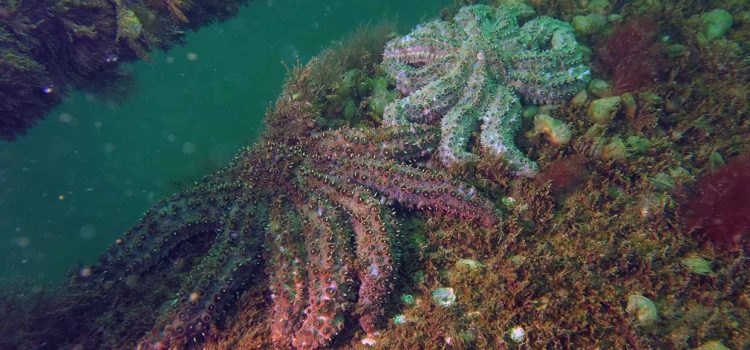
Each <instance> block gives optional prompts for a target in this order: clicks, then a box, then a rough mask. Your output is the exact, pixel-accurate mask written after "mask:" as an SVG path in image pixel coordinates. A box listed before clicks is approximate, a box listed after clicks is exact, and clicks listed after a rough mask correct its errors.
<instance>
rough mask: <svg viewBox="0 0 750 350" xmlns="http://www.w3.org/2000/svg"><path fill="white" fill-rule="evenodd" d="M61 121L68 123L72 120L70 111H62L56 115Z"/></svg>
mask: <svg viewBox="0 0 750 350" xmlns="http://www.w3.org/2000/svg"><path fill="white" fill-rule="evenodd" d="M57 119H59V120H60V121H61V122H63V123H70V122H72V121H73V116H72V115H70V113H62V114H60V116H58V117H57Z"/></svg>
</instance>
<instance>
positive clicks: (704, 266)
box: [680, 255, 716, 276]
mask: <svg viewBox="0 0 750 350" xmlns="http://www.w3.org/2000/svg"><path fill="white" fill-rule="evenodd" d="M680 263H681V264H682V266H683V267H684V268H686V269H687V270H688V271H690V272H692V273H695V274H698V275H704V276H714V275H716V273H715V272H714V270H713V269H711V260H707V259H705V258H703V257H701V256H698V255H690V256H688V257H685V258H683V259H682V260H681V261H680Z"/></svg>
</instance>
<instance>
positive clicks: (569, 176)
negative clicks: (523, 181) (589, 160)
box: [536, 154, 586, 193]
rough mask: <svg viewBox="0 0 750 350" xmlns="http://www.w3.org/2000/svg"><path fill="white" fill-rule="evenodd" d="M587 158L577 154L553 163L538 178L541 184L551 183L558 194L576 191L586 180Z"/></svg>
mask: <svg viewBox="0 0 750 350" xmlns="http://www.w3.org/2000/svg"><path fill="white" fill-rule="evenodd" d="M585 170H586V158H585V157H584V156H583V155H580V154H576V155H572V156H570V157H566V158H561V159H558V160H555V161H553V162H552V163H550V164H549V166H547V168H546V169H544V171H543V172H541V173H540V174H539V175H538V176H537V177H536V181H537V183H539V184H544V183H546V182H547V181H549V182H550V183H551V184H552V190H553V191H554V192H557V193H567V192H571V191H572V190H574V189H575V188H576V187H578V186H579V185H580V184H581V183H582V182H583V181H584V180H585V179H586V173H585Z"/></svg>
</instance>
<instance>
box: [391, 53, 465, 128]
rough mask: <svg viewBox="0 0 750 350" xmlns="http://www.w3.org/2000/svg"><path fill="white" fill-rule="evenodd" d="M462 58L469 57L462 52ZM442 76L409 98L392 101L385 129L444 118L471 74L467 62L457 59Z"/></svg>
mask: <svg viewBox="0 0 750 350" xmlns="http://www.w3.org/2000/svg"><path fill="white" fill-rule="evenodd" d="M461 54H462V56H465V55H467V54H468V53H466V52H462V53H461ZM457 61H458V62H457V63H456V64H454V65H453V66H452V67H451V70H450V71H449V72H448V73H446V74H445V75H444V76H441V77H439V78H437V79H436V80H434V81H432V82H430V83H429V84H427V85H426V86H424V87H423V88H421V89H419V90H417V91H416V92H414V93H413V94H411V95H408V96H406V97H404V98H402V99H401V100H399V101H394V102H393V103H390V104H388V105H387V106H386V108H385V111H384V112H383V123H384V124H386V125H407V124H412V123H417V124H424V123H428V122H430V121H432V120H435V119H436V118H438V117H440V116H442V115H443V114H445V113H446V112H447V111H448V110H449V109H450V108H451V107H452V106H453V105H454V104H455V103H456V101H457V100H458V99H459V97H460V94H458V93H457V91H462V88H463V85H464V84H465V80H466V79H467V77H468V75H469V74H470V72H471V66H470V64H469V62H470V60H467V59H465V58H464V57H459V58H458V59H457Z"/></svg>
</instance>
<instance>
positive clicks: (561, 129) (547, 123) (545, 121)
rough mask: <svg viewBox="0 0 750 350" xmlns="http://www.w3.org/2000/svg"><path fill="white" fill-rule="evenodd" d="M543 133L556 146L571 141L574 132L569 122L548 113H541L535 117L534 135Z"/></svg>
mask: <svg viewBox="0 0 750 350" xmlns="http://www.w3.org/2000/svg"><path fill="white" fill-rule="evenodd" d="M538 134H543V135H545V136H546V139H547V141H549V143H551V144H552V145H555V146H561V145H565V144H567V143H568V141H570V137H571V135H572V132H571V130H570V127H569V126H568V124H567V123H565V122H563V121H562V120H558V119H555V118H552V117H550V116H549V115H547V114H539V115H537V116H535V117H534V130H533V132H532V135H538Z"/></svg>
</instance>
